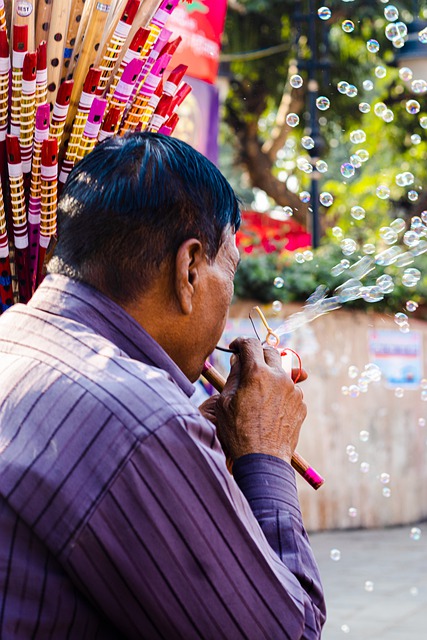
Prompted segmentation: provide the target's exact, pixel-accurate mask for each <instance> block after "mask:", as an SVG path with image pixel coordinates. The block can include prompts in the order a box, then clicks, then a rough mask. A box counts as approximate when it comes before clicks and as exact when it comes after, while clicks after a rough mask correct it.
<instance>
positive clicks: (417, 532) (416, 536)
mask: <svg viewBox="0 0 427 640" xmlns="http://www.w3.org/2000/svg"><path fill="white" fill-rule="evenodd" d="M409 537H410V538H411V540H415V541H416V542H418V540H420V538H421V529H419V528H418V527H412V529H411V531H410V532H409Z"/></svg>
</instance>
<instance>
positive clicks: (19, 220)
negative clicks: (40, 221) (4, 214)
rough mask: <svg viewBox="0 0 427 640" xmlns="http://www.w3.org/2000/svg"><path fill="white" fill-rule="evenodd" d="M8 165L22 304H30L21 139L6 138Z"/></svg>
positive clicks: (11, 136) (16, 262)
mask: <svg viewBox="0 0 427 640" xmlns="http://www.w3.org/2000/svg"><path fill="white" fill-rule="evenodd" d="M6 151H7V165H8V170H9V185H10V205H11V211H12V226H13V240H14V244H15V264H16V271H17V276H18V290H19V300H20V302H28V300H29V297H30V293H29V272H28V228H27V215H26V211H25V192H24V176H23V173H22V162H21V153H20V150H19V138H18V137H17V136H13V135H9V134H8V135H7V136H6Z"/></svg>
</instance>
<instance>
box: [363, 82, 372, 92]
mask: <svg viewBox="0 0 427 640" xmlns="http://www.w3.org/2000/svg"><path fill="white" fill-rule="evenodd" d="M362 87H363V88H364V89H365V91H372V89H373V88H374V83H373V82H372V80H364V81H363V83H362Z"/></svg>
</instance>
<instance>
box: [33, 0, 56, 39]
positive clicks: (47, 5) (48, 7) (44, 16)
mask: <svg viewBox="0 0 427 640" xmlns="http://www.w3.org/2000/svg"><path fill="white" fill-rule="evenodd" d="M51 17H52V0H39V1H38V4H37V14H36V28H35V32H36V35H35V45H36V47H38V46H39V44H40V42H42V41H43V40H46V41H47V39H48V36H49V27H50V20H51Z"/></svg>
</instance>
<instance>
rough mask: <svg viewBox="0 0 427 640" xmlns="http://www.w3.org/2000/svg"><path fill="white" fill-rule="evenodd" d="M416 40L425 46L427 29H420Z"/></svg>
mask: <svg viewBox="0 0 427 640" xmlns="http://www.w3.org/2000/svg"><path fill="white" fill-rule="evenodd" d="M418 40H419V41H420V42H422V43H423V44H427V28H424V29H421V31H419V33H418Z"/></svg>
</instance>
